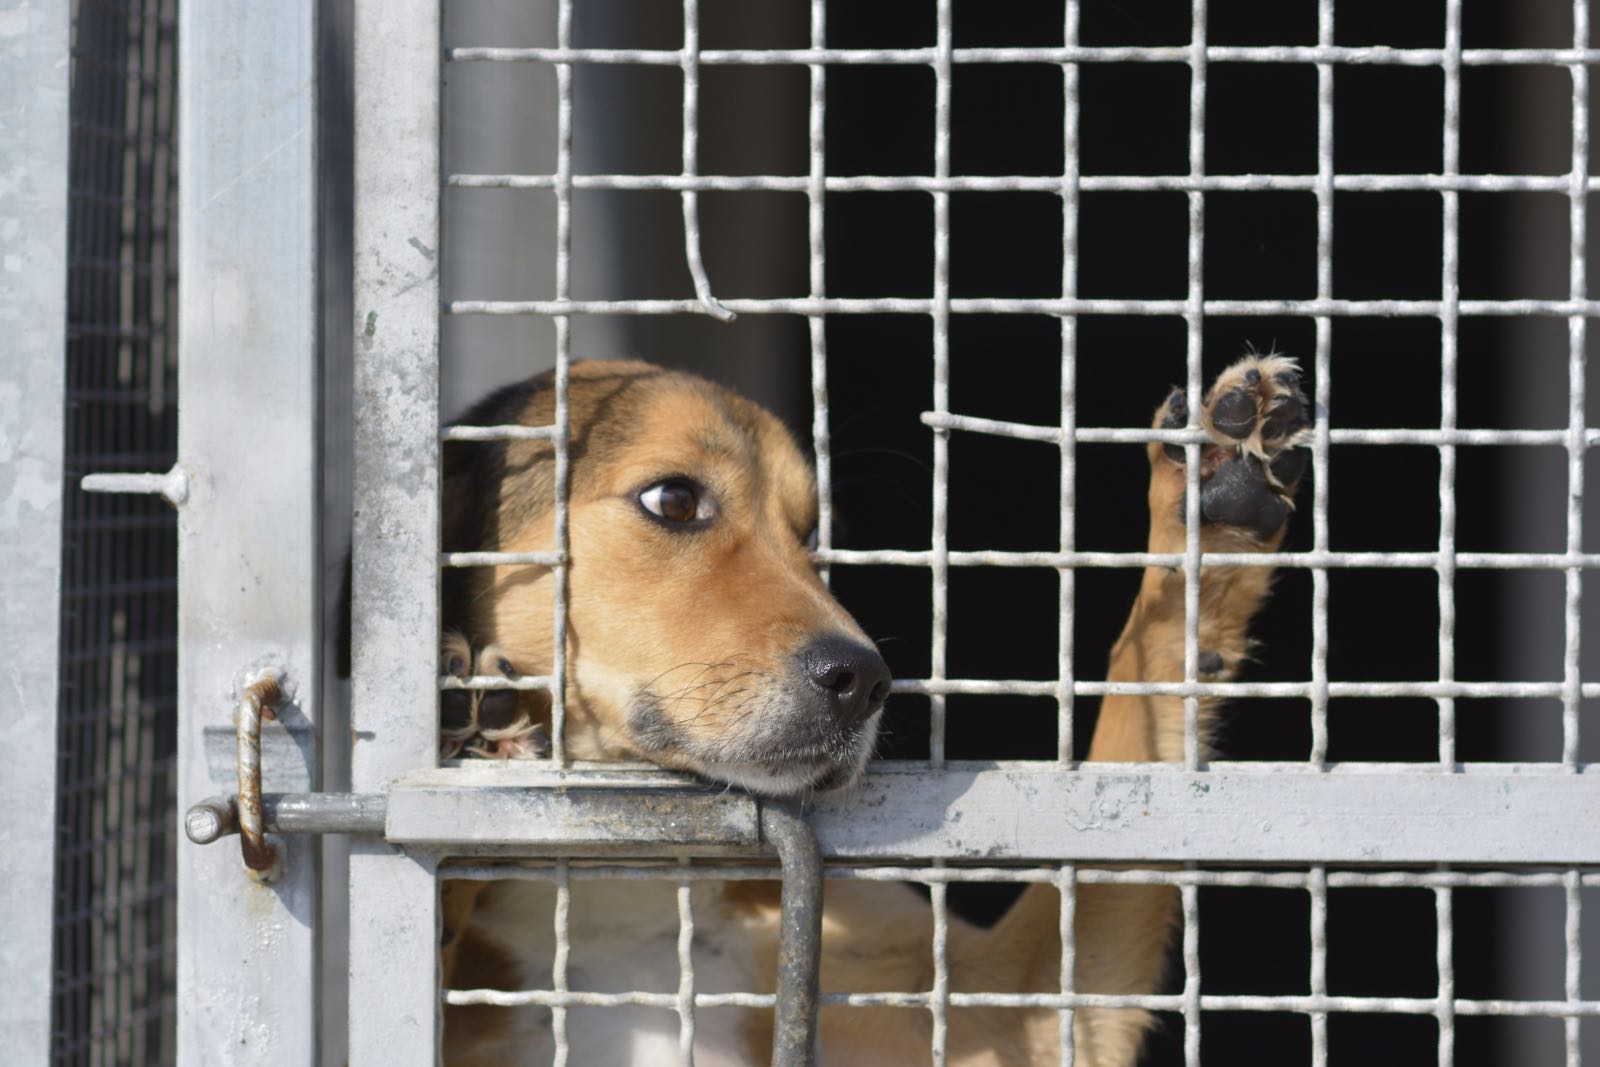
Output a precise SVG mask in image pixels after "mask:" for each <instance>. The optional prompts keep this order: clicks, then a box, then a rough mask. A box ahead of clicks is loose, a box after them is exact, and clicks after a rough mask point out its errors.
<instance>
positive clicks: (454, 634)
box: [439, 630, 478, 759]
mask: <svg viewBox="0 0 1600 1067" xmlns="http://www.w3.org/2000/svg"><path fill="white" fill-rule="evenodd" d="M471 664H472V646H471V645H470V644H468V643H467V639H466V637H465V636H463V635H462V634H461V633H460V632H459V631H457V630H451V631H449V632H448V633H446V634H445V635H444V640H443V641H442V642H440V648H439V670H440V671H441V672H442V673H443V674H445V675H446V676H448V677H451V678H465V677H466V676H467V668H468V667H469V666H470V665H471ZM476 704H477V694H476V693H474V692H473V691H472V690H470V689H446V690H445V691H444V692H442V693H440V694H439V758H440V759H453V758H454V757H456V756H458V755H460V754H461V750H462V749H463V748H464V747H465V746H466V744H467V742H469V741H471V740H472V738H473V737H474V736H475V735H476V734H477V732H478V723H477V708H476Z"/></svg>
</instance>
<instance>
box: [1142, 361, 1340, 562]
mask: <svg viewBox="0 0 1600 1067" xmlns="http://www.w3.org/2000/svg"><path fill="white" fill-rule="evenodd" d="M1190 415H1191V413H1190V411H1189V404H1188V401H1187V398H1186V397H1185V395H1184V392H1183V390H1182V389H1177V388H1175V389H1173V391H1172V393H1171V395H1169V396H1168V397H1167V400H1166V403H1164V404H1162V405H1161V408H1160V410H1159V411H1157V412H1156V420H1155V424H1156V426H1157V427H1158V428H1159V429H1163V430H1176V429H1183V428H1186V427H1189V426H1190V423H1191V418H1190ZM1199 423H1200V427H1201V428H1203V429H1204V430H1205V431H1206V434H1207V436H1209V437H1210V438H1211V442H1210V443H1209V444H1206V445H1204V446H1202V447H1201V453H1200V480H1201V489H1200V516H1201V521H1202V522H1204V523H1206V524H1208V525H1216V526H1227V527H1233V528H1236V529H1240V530H1243V531H1245V532H1247V533H1249V534H1251V535H1253V536H1254V537H1256V538H1257V539H1259V540H1262V541H1265V540H1268V539H1270V538H1271V537H1273V536H1274V535H1275V534H1277V532H1278V531H1279V530H1281V529H1282V528H1283V524H1284V522H1285V520H1287V519H1288V517H1289V512H1290V511H1292V510H1293V508H1294V491H1295V489H1296V487H1297V486H1298V485H1299V482H1300V477H1301V475H1303V474H1304V473H1305V469H1306V462H1307V458H1308V454H1307V452H1306V449H1305V448H1303V447H1301V446H1302V445H1303V444H1304V443H1305V440H1306V438H1307V437H1308V435H1309V430H1310V427H1311V405H1310V403H1309V402H1308V401H1307V400H1306V397H1305V394H1304V393H1303V392H1302V391H1301V389H1300V368H1299V367H1298V366H1296V364H1295V363H1294V361H1293V360H1290V359H1286V358H1284V357H1282V356H1272V355H1269V356H1254V355H1252V356H1246V357H1245V358H1244V359H1241V360H1239V361H1238V362H1237V363H1235V364H1234V365H1233V366H1231V367H1229V368H1228V369H1227V370H1225V371H1223V372H1222V373H1221V374H1220V375H1218V376H1217V379H1216V381H1215V382H1213V383H1212V385H1211V390H1210V392H1208V393H1207V394H1206V397H1205V401H1204V403H1203V404H1202V406H1201V410H1200V413H1199ZM1185 455H1186V454H1185V451H1184V447H1183V446H1182V445H1177V444H1167V445H1164V446H1162V448H1161V449H1160V450H1159V452H1156V451H1154V450H1152V457H1153V458H1154V459H1155V461H1156V462H1157V463H1165V464H1167V465H1168V466H1169V467H1170V468H1171V469H1172V471H1173V472H1174V473H1176V474H1177V476H1179V477H1183V474H1184V472H1183V466H1184V463H1185ZM1184 515H1185V508H1184V495H1183V493H1179V495H1178V519H1179V521H1180V522H1181V521H1183V518H1184Z"/></svg>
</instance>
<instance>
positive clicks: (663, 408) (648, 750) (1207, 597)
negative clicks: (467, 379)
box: [443, 356, 1308, 1067]
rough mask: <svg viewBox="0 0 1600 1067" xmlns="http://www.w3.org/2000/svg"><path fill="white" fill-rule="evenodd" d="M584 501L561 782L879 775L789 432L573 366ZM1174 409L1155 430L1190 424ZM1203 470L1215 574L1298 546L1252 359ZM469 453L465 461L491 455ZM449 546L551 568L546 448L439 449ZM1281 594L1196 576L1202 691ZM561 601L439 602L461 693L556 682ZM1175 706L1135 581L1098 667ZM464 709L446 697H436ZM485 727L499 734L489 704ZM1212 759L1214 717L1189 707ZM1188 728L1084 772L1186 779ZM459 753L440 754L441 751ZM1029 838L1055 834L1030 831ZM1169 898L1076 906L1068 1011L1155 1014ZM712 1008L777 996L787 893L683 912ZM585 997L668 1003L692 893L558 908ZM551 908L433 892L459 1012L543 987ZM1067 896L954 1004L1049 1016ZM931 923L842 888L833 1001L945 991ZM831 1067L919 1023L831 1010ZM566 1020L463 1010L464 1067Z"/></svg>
mask: <svg viewBox="0 0 1600 1067" xmlns="http://www.w3.org/2000/svg"><path fill="white" fill-rule="evenodd" d="M552 409H553V404H552V396H551V391H550V390H549V388H548V387H547V386H546V385H544V384H541V383H540V382H538V381H535V382H531V383H528V384H526V385H524V386H519V387H514V388H512V389H510V390H506V391H502V393H500V394H497V395H496V396H495V397H492V398H490V400H488V401H486V402H485V403H484V404H482V405H480V406H479V408H477V409H475V410H474V412H472V413H471V414H470V415H469V416H468V417H467V418H466V420H464V421H466V422H468V423H476V424H497V423H525V424H528V425H542V424H546V423H549V422H550V421H552V419H551V413H552ZM570 411H571V424H572V428H573V432H572V445H571V455H572V482H571V494H570V499H571V509H570V529H571V560H572V563H571V567H570V570H569V579H568V580H569V583H570V587H569V593H568V604H569V612H568V617H569V620H570V622H569V635H568V649H567V651H568V657H569V658H568V668H567V677H568V694H567V707H568V717H567V735H566V739H565V740H566V750H567V755H568V756H570V757H574V758H578V759H639V758H644V759H648V760H651V761H653V762H655V763H657V764H660V765H663V766H667V767H672V768H677V769H683V770H689V771H692V772H695V773H697V774H699V775H701V776H704V777H706V778H709V779H712V780H714V781H721V782H727V783H730V784H733V785H739V786H743V787H746V788H749V789H751V790H753V791H756V792H762V793H767V794H773V795H786V794H795V793H799V792H802V791H806V790H812V789H828V788H838V787H844V786H848V784H849V783H850V782H851V781H853V780H854V779H855V778H856V777H857V776H858V774H859V773H860V771H861V769H862V768H863V766H864V765H865V762H866V760H867V758H868V756H869V755H870V753H871V749H872V745H873V742H874V739H875V736H876V731H877V725H878V720H879V718H880V717H881V715H880V713H881V708H882V704H883V700H884V697H885V696H886V694H887V690H888V674H887V669H886V668H884V667H883V664H882V661H881V659H879V658H878V656H877V654H876V652H875V650H873V648H872V646H871V642H870V641H868V640H867V638H866V636H865V635H864V634H862V633H861V631H860V629H859V627H857V626H856V624H855V623H854V621H853V620H851V619H850V617H849V615H848V614H846V613H845V612H844V610H843V609H842V608H841V607H840V606H839V605H838V604H837V602H836V601H834V600H833V598H832V597H831V596H830V595H829V594H828V592H827V590H826V588H825V587H824V586H823V585H822V584H821V582H820V581H819V580H818V578H817V576H816V574H815V572H814V571H813V569H812V565H811V563H810V560H809V555H808V553H807V550H806V538H807V534H808V533H809V532H810V529H811V526H812V524H813V523H814V522H815V514H816V512H815V509H816V502H815V488H814V483H813V482H812V479H811V474H810V470H809V467H808V465H807V464H806V462H805V460H804V459H803V457H802V456H801V455H800V453H799V451H798V449H797V448H796V447H795V445H794V443H793V441H792V439H791V438H790V437H789V435H788V433H787V431H786V430H784V428H783V427H782V426H781V424H779V423H778V422H777V420H776V419H775V418H774V417H773V416H771V415H770V414H768V413H767V412H765V411H763V410H762V409H760V408H758V407H756V406H755V405H752V404H750V403H748V402H747V401H744V400H741V399H740V398H738V397H735V396H733V395H732V394H729V393H727V392H725V391H723V390H721V389H718V388H717V387H714V386H711V385H709V384H708V383H705V382H702V381H700V380H699V379H694V378H690V377H687V376H684V375H678V374H672V373H669V372H666V371H662V370H660V369H659V368H655V367H651V366H648V365H645V364H636V363H590V364H577V365H574V367H573V368H572V380H571V407H570ZM1188 416H1189V412H1188V410H1187V405H1186V404H1185V403H1184V396H1183V394H1182V393H1181V392H1179V391H1174V392H1173V394H1172V395H1171V396H1170V397H1169V398H1168V401H1167V403H1166V404H1164V405H1163V406H1162V408H1161V410H1160V411H1159V412H1158V413H1157V416H1156V424H1157V426H1159V427H1163V428H1176V427H1183V426H1185V425H1188V424H1189V422H1190V419H1189V417H1188ZM1196 421H1197V422H1198V423H1199V424H1200V425H1201V426H1203V427H1204V428H1205V429H1206V430H1207V431H1208V433H1209V436H1210V437H1211V439H1212V442H1213V443H1211V444H1208V445H1205V446H1203V448H1202V461H1201V478H1202V481H1203V491H1202V496H1201V501H1200V511H1201V514H1202V518H1203V520H1204V523H1205V524H1204V526H1203V529H1202V538H1201V543H1202V547H1203V548H1204V549H1205V550H1207V551H1270V550H1272V549H1274V548H1276V547H1277V545H1278V544H1279V543H1280V542H1281V540H1282V535H1283V530H1284V527H1285V523H1286V519H1287V516H1288V513H1289V511H1290V498H1291V497H1292V494H1293V491H1294V488H1295V486H1296V483H1297V482H1298V480H1299V477H1300V474H1301V473H1302V470H1303V466H1304V452H1303V450H1298V449H1295V448H1294V446H1295V445H1297V444H1298V443H1300V441H1301V439H1302V436H1303V433H1304V430H1305V427H1306V425H1307V421H1308V420H1307V414H1306V410H1305V402H1304V397H1303V396H1302V395H1301V393H1300V390H1299V379H1298V376H1297V375H1296V373H1295V370H1294V367H1293V365H1292V364H1291V363H1289V362H1288V361H1287V360H1283V359H1279V358H1276V357H1270V356H1269V357H1259V358H1258V357H1251V358H1248V359H1246V360H1243V361H1241V362H1240V363H1238V364H1236V365H1235V366H1234V367H1232V368H1230V369H1229V370H1228V371H1226V372H1225V373H1224V374H1223V375H1222V376H1221V377H1220V378H1219V379H1218V380H1217V382H1216V384H1215V385H1214V386H1213V388H1212V390H1211V392H1210V394H1209V395H1208V397H1207V400H1206V403H1205V405H1204V409H1203V410H1202V411H1201V412H1200V413H1199V418H1198V419H1197V420H1196ZM470 449H478V450H479V451H477V452H476V453H473V452H469V451H468V450H470ZM1149 455H1150V460H1151V467H1152V478H1151V482H1150V487H1149V502H1150V514H1151V527H1150V537H1149V548H1150V551H1152V552H1160V553H1179V552H1182V551H1183V549H1184V545H1185V540H1186V538H1185V527H1184V521H1183V504H1184V496H1185V469H1184V466H1183V459H1184V452H1183V449H1182V447H1181V446H1175V445H1165V446H1163V445H1161V444H1151V445H1150V446H1149ZM445 497H446V508H445V513H446V528H445V535H444V536H445V541H446V547H447V548H450V549H463V550H466V549H499V550H509V551H535V550H543V549H548V548H549V547H550V544H551V539H552V529H553V507H552V500H553V497H554V478H553V462H552V460H551V448H550V445H549V443H548V442H540V441H527V442H520V441H519V442H510V443H499V444H496V445H493V446H482V445H469V446H454V450H453V452H452V454H451V455H449V456H448V457H447V465H446V486H445ZM1269 581H1270V571H1269V570H1268V569H1266V568H1207V569H1206V570H1205V572H1204V574H1203V577H1202V583H1201V593H1200V648H1201V650H1202V652H1201V655H1200V662H1199V669H1200V672H1201V674H1202V676H1203V677H1206V678H1211V679H1222V678H1227V677H1231V676H1232V673H1233V671H1234V670H1235V669H1236V668H1237V666H1238V665H1239V664H1240V662H1241V661H1242V660H1243V659H1244V657H1245V655H1246V653H1247V651H1248V644H1249V640H1248V635H1247V628H1248V625H1249V621H1250V619H1251V617H1252V616H1253V615H1254V614H1255V612H1256V610H1257V609H1258V607H1259V606H1260V604H1261V602H1262V600H1263V598H1264V596H1265V594H1266V592H1267V587H1268V584H1269ZM553 587H554V582H553V579H552V576H551V574H550V572H549V571H547V570H544V569H539V568H526V567H499V568H484V569H481V570H475V571H472V572H468V573H467V574H465V575H462V576H460V577H458V578H455V579H453V582H452V584H451V585H449V586H447V590H446V615H447V620H448V621H449V622H450V623H451V624H452V625H453V626H455V627H458V628H459V630H460V631H461V634H463V635H464V637H462V636H454V637H452V638H450V639H449V640H447V642H446V651H445V669H446V670H447V671H449V672H452V673H456V674H464V673H467V669H468V667H469V666H470V664H471V663H472V662H473V661H474V654H473V650H474V649H476V650H478V651H477V653H476V662H477V664H478V671H479V672H480V673H506V674H515V673H517V672H519V671H520V672H525V673H545V672H548V671H549V670H550V669H551V666H552V652H551V647H550V646H551V634H552V619H553V611H552V609H553V599H552V597H553V591H552V590H553ZM1183 676H1184V578H1183V574H1182V572H1181V570H1170V569H1164V568H1150V569H1148V570H1147V571H1146V573H1145V575H1144V580H1143V583H1142V586H1141V589H1140V592H1139V595H1138V598H1137V601H1136V602H1135V604H1134V608H1133V611H1132V613H1131V615H1130V617H1129V620H1128V623H1127V626H1126V628H1125V630H1124V632H1123V635H1122V637H1121V638H1120V639H1119V640H1118V642H1117V644H1116V646H1115V647H1114V649H1113V652H1112V657H1111V664H1110V669H1109V673H1108V677H1109V678H1110V679H1111V680H1113V681H1170V680H1179V679H1182V678H1183ZM447 696H448V694H447ZM533 696H534V694H524V695H523V697H522V698H521V699H520V700H519V699H518V698H516V697H505V696H493V697H487V696H486V697H484V698H483V699H482V700H481V701H478V702H471V701H470V700H469V698H467V697H465V696H460V697H456V698H455V700H454V702H453V703H451V702H450V701H448V700H447V703H446V706H445V726H446V735H447V736H448V737H455V738H457V739H458V740H457V741H456V742H455V743H454V747H455V748H459V747H460V746H461V745H466V746H467V747H469V748H471V749H472V750H473V751H476V752H479V753H480V754H486V755H502V756H504V755H526V754H529V752H530V749H533V750H537V749H538V748H539V747H540V745H541V744H542V737H543V735H542V732H541V731H542V729H543V727H544V721H545V720H546V719H547V717H548V712H547V708H546V707H544V706H543V705H542V704H541V703H540V702H538V701H536V700H534V699H531V698H532V697H533ZM492 701H493V703H491V702H492ZM1201 710H1202V717H1201V723H1200V727H1201V736H1202V744H1203V743H1204V737H1205V733H1206V727H1207V724H1208V722H1209V720H1210V717H1211V713H1212V711H1213V709H1212V707H1211V702H1209V701H1207V702H1203V704H1202V709H1201ZM1183 733H1184V730H1183V702H1182V701H1181V700H1180V699H1177V698H1167V697H1129V696H1112V697H1108V698H1106V700H1105V702H1104V704H1103V705H1102V708H1101V711H1100V717H1099V721H1098V723H1097V726H1096V731H1095V735H1094V741H1093V743H1092V745H1091V748H1090V752H1089V759H1091V760H1109V761H1175V760H1179V759H1181V758H1182V757H1183ZM451 750H452V749H450V748H447V751H451ZM1041 814H1043V813H1041ZM1175 899H1176V895H1175V893H1174V891H1173V890H1171V889H1169V888H1166V887H1157V886H1107V885H1083V886H1080V887H1079V889H1078V891H1077V902H1076V943H1077V968H1076V976H1075V985H1076V988H1077V989H1078V990H1079V991H1081V992H1091V993H1140V992H1150V991H1152V990H1154V989H1155V987H1156V985H1157V984H1158V982H1159V980H1160V976H1161V974H1162V971H1163V968H1164V965H1165V954H1166V948H1167V942H1168V939H1169V932H1170V927H1171V924H1172V917H1173V914H1174V905H1175ZM692 900H693V907H694V914H695V921H696V941H695V944H694V946H693V952H694V962H695V967H696V991H697V992H705V993H721V992H751V991H755V992H762V991H770V990H771V983H772V980H773V973H774V960H775V954H776V946H777V936H778V930H777V891H776V886H774V885H772V884H770V883H739V882H730V883H716V882H701V883H697V884H696V885H695V887H694V890H693V893H692ZM571 901H572V903H571V915H570V917H569V928H570V931H571V939H572V950H571V957H570V960H569V963H568V970H569V987H570V988H572V989H581V990H587V991H594V992H607V991H610V992H621V991H627V990H642V991H650V992H660V993H674V992H676V991H677V990H678V988H679V987H678V981H679V958H678V946H677V934H678V914H679V905H678V899H677V896H676V883H673V882H667V881H663V882H653V881H621V882H592V881H587V880H574V881H573V884H572V897H571ZM553 906H554V890H553V889H552V888H551V887H550V886H549V885H547V884H545V883H540V882H535V881H507V882H500V883H492V884H489V885H488V887H487V888H484V887H483V883H463V882H452V883H447V885H446V891H445V901H444V909H443V910H444V919H445V925H446V948H445V960H444V962H445V971H446V980H447V983H448V984H449V985H450V986H452V987H454V988H484V987H487V988H500V989H536V988H549V983H550V976H551V961H552V955H553V952H554V944H553V940H552V934H551V930H552V912H553ZM1059 922H1060V919H1059V910H1058V899H1057V894H1056V892H1055V890H1054V888H1053V887H1050V886H1047V885H1042V884H1038V885H1033V886H1031V887H1030V888H1029V889H1027V890H1026V891H1025V892H1024V893H1023V895H1022V897H1021V898H1020V899H1019V900H1018V901H1017V903H1016V904H1015V905H1014V906H1013V907H1012V909H1011V910H1010V912H1008V913H1007V915H1006V916H1005V917H1004V918H1003V919H1002V920H1001V921H1000V922H999V923H998V924H997V925H995V926H994V927H993V928H991V929H987V930H985V929H979V928H977V927H974V926H971V925H968V924H966V923H964V922H961V921H960V920H959V919H956V918H952V919H951V924H950V931H949V945H948V954H949V960H950V980H951V981H950V987H951V989H952V990H953V991H983V992H1053V991H1055V990H1056V989H1057V988H1058V987H1059V978H1060V940H1059V936H1058V935H1059ZM932 934H933V930H932V922H931V918H930V912H929V908H928V905H927V903H926V901H924V900H923V899H922V898H921V897H920V896H919V895H918V894H917V893H915V892H914V891H912V890H911V889H909V888H907V887H904V886H900V885H895V884H888V883H874V882H860V881H834V882H830V883H828V885H827V890H826V901H825V908H824V920H823V952H824V959H823V972H822V987H823V990H824V991H826V992H900V991H906V992H921V991H926V990H928V989H930V988H931V985H932V978H933V966H932V950H931V943H932ZM697 1015H698V1019H697V1024H696V1031H695V1041H694V1048H695V1060H696V1063H698V1064H702V1065H710V1064H729V1065H733V1064H750V1063H763V1062H766V1056H767V1049H768V1048H769V1046H770V1034H771V1031H770V1027H771V1017H770V1012H764V1011H760V1010H756V1009H739V1008H716V1009H703V1010H701V1011H700V1012H698V1013H697ZM1149 1022H1150V1020H1149V1017H1148V1015H1147V1013H1145V1012H1143V1011H1136V1010H1114V1009H1098V1008H1091V1009H1083V1010H1080V1011H1078V1012H1076V1013H1075V1019H1074V1028H1075V1030H1074V1032H1075V1040H1076V1045H1077V1050H1078V1062H1079V1063H1085V1064H1090V1065H1093V1067H1124V1065H1130V1064H1132V1063H1133V1062H1134V1060H1135V1059H1136V1058H1137V1055H1138V1049H1139V1046H1140V1043H1141V1040H1142V1037H1143V1034H1144V1032H1145V1031H1146V1029H1148V1026H1149ZM821 1025H822V1046H823V1061H824V1063H825V1064H827V1065H828V1067H838V1065H844V1064H863V1065H866V1064H872V1065H896V1064H923V1063H927V1062H929V1059H930V1052H929V1048H930V1033H931V1021H930V1017H929V1015H928V1013H927V1012H926V1011H923V1010H920V1009H907V1008H887V1007H860V1008H857V1007H829V1008H825V1009H824V1011H823V1013H822V1024H821ZM550 1026H551V1016H550V1012H549V1010H548V1009H542V1008H518V1009H509V1008H495V1007H463V1008H452V1009H450V1010H449V1012H447V1018H446V1032H445V1041H446V1062H448V1063H450V1064H452V1065H453V1067H487V1065H490V1064H495V1065H522V1064H530V1065H531V1064H545V1063H549V1062H550V1060H551V1049H552V1038H551V1033H550ZM567 1026H568V1036H569V1040H570V1042H571V1047H572V1050H573V1053H572V1054H573V1062H574V1063H577V1064H591V1063H592V1064H603V1065H607V1067H610V1065H619V1064H641V1065H643V1064H649V1065H655V1064H662V1063H672V1062H676V1058H677V1049H678V1040H679V1039H678V1026H677V1019H676V1016H675V1015H674V1014H673V1013H672V1012H671V1011H669V1010H665V1009H660V1008H643V1007H627V1008H620V1007H619V1008H583V1007H575V1008H572V1009H569V1011H568V1019H567ZM1058 1040H1059V1019H1058V1016H1057V1014H1056V1013H1055V1012H1052V1011H1048V1010H1024V1009H1000V1008H988V1009H978V1008H967V1009H952V1010H951V1012H950V1025H949V1034H948V1045H949V1049H950V1062H951V1063H957V1064H968V1065H979V1064H993V1065H996V1067H998V1065H1012V1064H1043V1063H1054V1062H1058V1060H1059V1049H1058Z"/></svg>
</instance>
